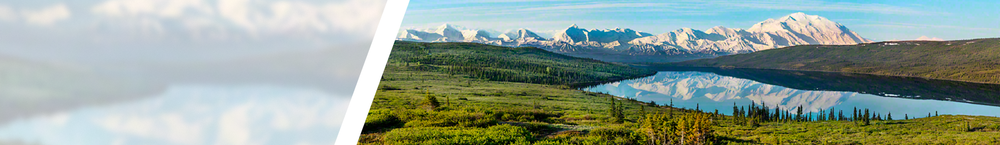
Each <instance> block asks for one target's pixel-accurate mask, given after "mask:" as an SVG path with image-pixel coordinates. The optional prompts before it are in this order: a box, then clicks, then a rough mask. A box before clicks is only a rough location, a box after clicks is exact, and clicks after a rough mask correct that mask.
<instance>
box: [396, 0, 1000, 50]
mask: <svg viewBox="0 0 1000 145" xmlns="http://www.w3.org/2000/svg"><path fill="white" fill-rule="evenodd" d="M997 7H1000V2H997V1H991V0H982V1H971V0H970V1H935V0H909V1H888V0H874V1H858V0H851V1H831V0H764V1H742V0H674V1H620V2H612V1H590V0H582V1H576V0H539V1H528V0H479V1H462V2H439V1H431V0H413V1H410V4H409V7H408V8H407V12H406V16H405V17H404V18H403V25H402V27H403V28H404V29H405V28H416V29H425V28H433V27H436V26H440V25H442V24H445V23H448V24H454V25H459V26H463V27H466V28H470V29H492V30H497V31H501V32H502V31H505V30H512V29H517V28H528V29H530V30H533V31H536V32H538V33H540V35H545V34H551V33H552V32H555V31H558V30H563V29H565V28H567V27H568V26H570V25H572V24H577V25H579V26H580V27H582V28H586V29H613V28H616V27H620V28H631V29H634V30H637V31H643V32H648V33H652V34H661V33H666V32H670V31H673V30H677V29H680V28H685V27H687V28H694V29H699V30H707V29H709V28H711V27H715V26H724V27H728V28H744V29H746V28H750V26H752V25H753V24H756V23H759V22H761V21H764V20H767V19H769V18H774V19H777V18H779V17H782V16H785V15H788V14H791V13H795V12H804V13H806V14H809V15H819V16H822V17H826V18H828V19H830V20H833V21H835V22H838V23H841V24H842V25H844V26H847V27H848V28H850V29H851V30H853V31H855V32H857V33H858V34H860V35H861V36H862V37H865V38H868V39H872V40H876V41H882V40H913V39H917V38H920V37H922V36H925V37H927V38H940V39H944V40H957V39H973V38H993V37H1000V17H997V16H996V15H1000V9H996V8H997Z"/></svg>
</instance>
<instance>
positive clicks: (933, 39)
mask: <svg viewBox="0 0 1000 145" xmlns="http://www.w3.org/2000/svg"><path fill="white" fill-rule="evenodd" d="M913 40H922V41H944V39H941V38H937V37H927V36H920V38H917V39H913Z"/></svg>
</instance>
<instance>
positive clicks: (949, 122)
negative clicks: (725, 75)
mask: <svg viewBox="0 0 1000 145" xmlns="http://www.w3.org/2000/svg"><path fill="white" fill-rule="evenodd" d="M397 43H402V44H406V45H408V46H413V47H423V49H424V50H430V51H431V52H434V53H452V52H456V51H452V50H441V49H458V48H453V47H438V46H437V45H446V46H450V45H461V46H463V47H468V48H462V49H461V51H471V53H484V55H481V56H504V57H508V58H507V59H512V60H508V61H524V60H525V59H537V60H556V59H557V58H547V57H559V58H562V56H561V55H557V54H551V53H545V52H538V53H522V54H524V55H525V56H527V57H521V56H522V55H518V53H511V55H486V54H489V53H492V52H491V51H498V50H490V49H500V48H484V47H493V46H485V45H476V44H465V43H412V42H397ZM397 47H398V46H397ZM508 49H532V48H508ZM532 50H533V49H532ZM404 51H410V50H404V49H394V50H393V54H392V55H396V54H397V53H409V52H404ZM434 53H424V54H425V55H435V54H434ZM412 57H419V56H412ZM403 58H408V57H390V60H389V62H390V63H388V64H387V66H386V70H385V73H384V74H383V77H382V82H381V83H380V85H381V87H380V89H379V92H377V93H376V96H375V101H374V102H373V104H372V107H371V111H370V112H369V115H368V118H367V119H366V121H365V126H364V131H363V134H362V136H361V139H360V142H359V143H360V144H825V143H829V144H859V143H863V144H878V143H895V144H997V143H1000V136H997V135H996V134H998V133H1000V132H998V131H1000V126H998V125H997V124H1000V118H995V117H981V116H951V115H942V116H937V117H930V118H920V119H911V120H872V121H871V124H870V125H861V124H855V122H852V121H846V120H844V121H832V120H829V121H824V120H813V121H780V122H779V121H760V122H758V123H757V125H746V124H741V123H737V122H736V121H737V117H733V116H723V115H720V114H718V113H717V112H719V110H714V112H713V113H706V112H703V111H700V110H697V109H695V110H688V109H678V108H672V107H668V106H660V105H657V104H653V103H646V102H639V101H636V100H633V99H628V98H619V97H614V96H611V95H607V94H602V93H592V92H585V91H580V90H576V89H574V88H573V87H570V85H573V83H558V82H553V83H544V81H542V82H530V80H527V79H526V80H521V82H517V81H505V80H502V79H501V80H496V79H494V78H491V77H486V76H478V77H477V75H473V74H474V73H476V72H473V71H469V72H462V71H458V72H449V71H443V70H447V69H448V68H447V67H451V66H450V65H444V64H442V65H436V64H434V63H426V62H421V63H419V65H417V62H412V61H405V60H404V59H403ZM518 59H520V60H518ZM466 60H485V59H478V58H470V59H466ZM525 62H532V61H525ZM565 62H577V63H581V64H564V63H565ZM468 63H470V64H483V63H486V62H468ZM533 63H537V64H542V66H545V67H548V68H558V67H557V66H547V65H560V64H563V65H579V66H603V67H592V68H582V69H581V68H577V70H576V71H580V72H577V73H579V74H600V73H595V72H592V71H595V70H615V71H606V72H605V73H604V74H605V75H602V76H604V77H620V78H621V79H627V78H634V77H642V75H628V74H627V73H625V72H632V71H636V72H645V71H647V70H643V69H638V68H631V67H624V66H620V65H616V64H609V63H603V62H596V61H589V60H585V59H574V58H563V60H560V61H555V62H551V63H538V62H533ZM449 64H453V63H449ZM428 68H435V69H428ZM611 68H616V69H611ZM482 69H488V68H482ZM563 69H570V68H563ZM453 70H454V69H453ZM510 70H512V71H516V70H517V69H510ZM512 74H530V75H535V76H539V77H537V78H544V77H546V76H544V75H539V73H527V72H512ZM637 74H641V73H637ZM562 76H571V75H559V76H555V77H553V78H550V79H554V80H568V79H567V78H562ZM549 77H551V76H549ZM576 77H579V78H588V77H582V76H576ZM590 80H612V79H611V78H601V77H593V78H592V79H590ZM576 82H578V83H584V82H588V81H576ZM428 98H434V99H433V100H436V101H437V102H438V103H437V104H438V106H434V107H432V106H431V105H429V104H432V103H430V102H432V101H430V100H432V99H428ZM449 98H450V99H449ZM455 98H458V99H455ZM463 98H464V99H463ZM442 100H443V102H442ZM766 110H767V109H757V111H754V112H753V113H750V114H759V115H760V116H762V115H763V114H775V112H768V111H766ZM723 111H725V110H723ZM746 112H750V111H746ZM777 112H780V111H777ZM778 114H785V115H788V113H787V112H785V113H778ZM799 114H801V113H799ZM742 116H751V117H752V116H755V115H742ZM772 116H773V115H772ZM907 117H908V118H909V116H907ZM757 118H762V117H757Z"/></svg>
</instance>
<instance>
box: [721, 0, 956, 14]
mask: <svg viewBox="0 0 1000 145" xmlns="http://www.w3.org/2000/svg"><path fill="white" fill-rule="evenodd" d="M715 3H716V4H719V5H724V6H733V7H741V8H754V9H772V10H793V11H830V12H864V13H880V14H897V15H936V14H937V13H933V12H928V11H921V10H917V9H915V8H910V7H901V6H894V5H886V4H877V3H850V2H824V1H819V0H778V1H731V0H722V1H716V2H715ZM941 14H947V13H941Z"/></svg>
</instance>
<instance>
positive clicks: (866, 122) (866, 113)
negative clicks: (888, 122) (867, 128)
mask: <svg viewBox="0 0 1000 145" xmlns="http://www.w3.org/2000/svg"><path fill="white" fill-rule="evenodd" d="M864 117H865V118H864V119H862V120H864V123H863V124H864V125H868V123H869V122H868V121H869V120H871V117H870V116H869V114H868V109H867V108H866V109H865V116H864Z"/></svg>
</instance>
